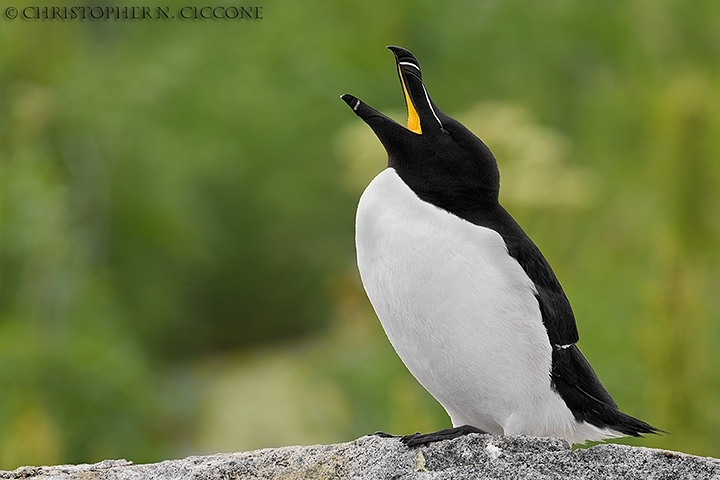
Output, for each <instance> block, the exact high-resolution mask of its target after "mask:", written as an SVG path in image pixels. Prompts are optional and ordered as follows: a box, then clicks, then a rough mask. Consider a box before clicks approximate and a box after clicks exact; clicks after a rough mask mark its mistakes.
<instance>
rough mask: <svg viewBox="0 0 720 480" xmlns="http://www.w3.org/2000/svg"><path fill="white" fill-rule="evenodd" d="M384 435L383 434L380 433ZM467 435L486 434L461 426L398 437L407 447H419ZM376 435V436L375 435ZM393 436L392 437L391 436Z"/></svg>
mask: <svg viewBox="0 0 720 480" xmlns="http://www.w3.org/2000/svg"><path fill="white" fill-rule="evenodd" d="M382 433H384V432H382ZM468 433H487V432H484V431H482V430H480V429H479V428H477V427H473V426H472V425H461V426H459V427H455V428H445V429H443V430H438V431H437V432H431V433H413V434H411V435H405V436H403V437H400V441H401V442H403V443H404V444H405V445H407V446H408V447H411V448H412V447H418V446H420V445H427V444H429V443H433V442H439V441H441V440H451V439H453V438H457V437H462V436H463V435H467V434H468ZM376 435H377V434H376ZM393 436H394V435H393Z"/></svg>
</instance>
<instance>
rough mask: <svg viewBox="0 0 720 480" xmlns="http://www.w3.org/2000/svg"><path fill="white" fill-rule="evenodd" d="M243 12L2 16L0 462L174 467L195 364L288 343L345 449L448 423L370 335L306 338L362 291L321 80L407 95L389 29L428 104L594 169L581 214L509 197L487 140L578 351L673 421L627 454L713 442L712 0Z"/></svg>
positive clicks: (189, 426) (522, 167) (330, 85)
mask: <svg viewBox="0 0 720 480" xmlns="http://www.w3.org/2000/svg"><path fill="white" fill-rule="evenodd" d="M8 5H9V3H8V2H7V0H3V2H2V4H1V5H0V7H2V10H4V9H5V7H6V6H8ZM168 5H169V6H171V8H173V9H174V8H176V7H179V6H184V5H185V4H183V3H182V2H180V1H179V0H178V1H174V2H170V3H168ZM263 5H264V19H263V20H253V21H242V22H239V21H200V20H197V21H180V20H178V19H175V20H171V21H142V22H138V21H84V22H82V21H21V20H15V21H11V20H8V19H7V18H2V19H0V23H1V24H2V28H0V392H2V398H0V468H13V467H15V466H17V465H19V464H20V463H53V462H68V461H96V460H100V459H102V458H104V457H123V456H125V457H129V458H131V459H133V460H135V461H149V460H159V459H162V458H164V457H166V456H169V455H173V454H179V453H177V452H180V451H181V450H180V448H187V447H186V445H187V443H188V442H189V441H190V440H189V439H190V438H191V436H192V432H193V427H194V426H195V425H196V424H197V423H200V422H201V420H196V419H197V418H198V417H199V415H200V412H199V411H198V410H193V405H194V402H195V401H196V400H197V399H196V397H195V396H196V395H199V394H198V393H196V392H195V391H194V390H195V387H196V385H195V383H193V382H194V381H193V380H191V379H188V378H187V377H185V376H184V374H183V372H184V371H185V369H186V367H187V365H188V363H189V362H192V361H194V359H197V358H200V357H204V356H209V355H214V354H217V353H220V352H227V351H233V350H236V349H244V348H248V347H251V346H254V345H257V344H258V343H266V342H271V341H276V340H280V339H292V338H296V337H298V336H309V335H310V336H312V335H320V337H319V338H322V339H324V340H323V341H329V342H335V343H331V345H336V346H335V347H333V346H328V347H327V348H323V349H321V350H320V351H321V352H322V354H321V353H317V354H316V355H320V359H318V357H317V356H313V355H310V356H309V357H307V358H305V357H302V356H301V357H298V360H297V361H298V362H300V363H302V364H303V365H305V366H306V368H307V369H308V370H311V371H317V372H318V375H320V376H322V377H323V378H324V379H326V380H327V381H331V382H334V385H336V389H337V391H339V392H341V396H342V398H344V400H343V402H345V403H344V404H343V405H344V407H343V408H341V409H340V410H339V411H346V412H348V415H350V420H348V421H347V422H339V423H338V427H337V431H338V432H340V433H339V436H340V437H345V438H347V437H350V436H355V435H359V434H361V433H366V432H369V431H373V430H377V429H385V430H395V431H398V433H405V432H407V431H411V430H419V429H429V428H434V427H437V426H443V425H442V424H443V422H445V421H446V420H445V418H444V416H443V414H442V412H441V411H440V410H438V407H437V405H435V404H434V403H433V402H432V400H431V399H430V398H429V397H428V396H427V394H425V393H424V392H422V390H420V389H419V387H418V386H417V385H416V384H414V383H413V381H412V379H411V378H410V377H409V376H408V375H409V374H407V372H406V371H405V370H404V369H403V367H402V365H400V364H399V363H398V362H397V359H396V358H394V356H393V353H392V351H391V350H390V349H389V347H388V346H387V344H386V343H384V340H383V339H382V336H380V335H375V336H373V335H370V336H364V337H363V336H361V337H359V338H358V339H355V338H354V337H353V335H352V333H347V331H346V334H344V335H339V336H338V335H333V334H326V333H322V332H325V331H327V327H328V325H329V324H337V323H340V324H342V323H343V322H344V320H343V318H345V317H344V313H343V308H344V307H343V305H344V303H343V302H345V301H346V297H348V296H349V297H352V298H354V300H353V301H354V302H361V301H364V300H362V291H361V290H359V289H358V288H354V289H349V291H350V292H351V293H347V291H345V290H342V289H340V290H341V291H342V292H345V293H342V292H341V293H338V291H339V290H338V286H337V284H338V283H342V282H340V281H339V280H338V278H342V277H343V276H345V275H346V274H345V273H343V272H346V271H347V270H348V269H349V268H352V264H353V247H352V235H353V215H354V207H355V202H356V199H357V197H358V195H359V190H358V186H361V185H362V184H363V182H358V181H357V179H356V178H351V179H350V180H349V181H348V176H354V175H355V172H359V171H363V169H362V168H360V169H359V170H353V169H352V168H354V167H352V164H351V163H347V161H346V158H345V155H346V152H347V149H345V150H343V148H340V149H339V150H338V146H337V144H338V142H340V143H341V144H342V143H344V142H345V140H344V139H347V138H351V137H348V136H346V135H345V133H347V130H346V129H347V128H349V127H347V125H355V124H359V123H360V122H359V121H358V120H357V119H356V118H355V117H354V116H353V115H352V114H351V112H349V111H348V110H347V107H346V106H345V105H344V104H343V103H342V102H341V101H340V100H339V99H338V95H339V94H341V93H344V92H350V93H353V94H356V95H358V96H359V97H361V98H363V99H364V100H366V101H368V102H369V103H370V104H372V105H373V106H374V107H376V108H379V109H381V110H385V111H387V110H391V109H397V108H399V107H401V105H402V98H401V96H400V95H399V87H398V85H397V82H396V81H395V78H394V74H393V71H392V58H391V55H390V54H389V53H388V52H384V51H383V47H384V46H385V45H387V44H398V45H402V46H405V47H407V48H410V49H411V50H412V51H413V52H414V53H416V54H417V56H418V57H419V58H420V60H421V62H422V64H423V65H424V66H425V67H426V68H425V78H426V82H427V84H428V89H429V90H430V92H431V93H432V95H433V98H434V100H435V101H436V102H437V103H438V105H440V106H441V107H442V108H443V110H445V111H446V112H448V113H450V114H453V115H458V116H460V115H462V114H468V115H471V114H473V113H472V112H476V113H475V114H473V115H476V114H477V112H481V113H480V114H479V115H480V116H481V117H482V116H484V115H485V116H487V115H489V114H486V113H482V112H487V110H473V108H474V107H475V106H477V105H483V104H486V103H487V102H491V103H492V102H496V103H498V104H500V105H505V106H509V108H510V109H511V110H512V109H514V108H516V107H519V108H521V110H522V111H527V112H530V113H531V115H530V116H529V118H532V120H528V122H529V123H526V124H523V123H520V124H518V123H515V124H511V125H515V126H523V125H525V126H527V125H530V127H532V129H531V130H530V131H529V132H530V134H533V135H534V134H538V135H541V137H542V136H543V135H544V137H543V138H545V139H546V140H547V138H550V137H552V138H554V139H557V138H562V139H564V140H563V142H565V143H563V145H564V144H567V145H569V146H568V147H567V149H564V148H565V147H563V149H560V150H553V151H559V152H560V151H561V152H563V155H564V158H563V165H565V166H566V168H565V167H564V168H565V170H562V169H561V170H557V169H559V168H560V166H559V164H558V165H554V166H553V167H552V168H554V169H556V170H553V172H557V171H565V172H567V171H568V169H574V171H575V172H591V174H592V178H594V179H595V180H596V182H595V183H594V184H593V187H592V188H593V195H592V196H588V198H591V199H593V201H583V202H572V201H571V202H569V203H568V204H567V205H557V204H551V203H548V202H535V203H529V202H527V201H523V200H522V198H526V197H523V195H521V194H522V192H525V191H526V189H525V187H522V188H520V187H518V185H525V184H524V183H522V182H525V181H527V179H528V178H530V179H532V177H528V176H527V172H539V173H538V175H539V176H538V177H537V178H543V179H546V178H552V177H551V176H542V175H543V172H545V173H548V171H547V170H542V169H543V168H546V166H543V165H530V164H526V163H523V161H521V160H517V162H515V163H513V162H514V160H513V159H512V152H513V151H516V150H517V149H515V150H513V148H514V147H513V146H512V145H510V146H509V147H508V149H505V147H504V146H503V144H501V142H502V141H504V140H502V138H500V137H497V138H498V140H496V142H497V147H498V148H497V152H498V156H499V161H500V163H501V165H500V167H501V171H503V172H507V176H504V177H503V178H504V180H507V182H508V183H507V190H508V197H507V202H506V203H507V206H508V208H509V209H510V210H511V212H512V213H513V215H515V216H516V218H517V219H518V220H519V221H520V223H521V224H522V225H523V226H524V227H525V228H526V230H527V231H528V232H529V233H530V235H531V236H532V237H533V238H534V239H535V240H536V241H537V243H538V244H539V246H540V247H541V249H542V250H543V251H544V252H545V254H546V256H547V257H548V259H549V260H550V262H551V264H552V265H553V266H554V268H555V270H556V273H557V274H558V276H559V277H560V280H561V282H562V283H563V285H564V287H565V289H566V291H567V293H568V295H569V297H570V299H571V301H572V303H573V306H574V309H575V312H576V316H577V317H578V321H579V327H580V333H581V337H582V341H581V347H582V348H583V350H584V351H585V353H586V354H587V355H588V357H589V358H590V360H591V361H592V362H593V365H594V366H595V367H596V369H597V371H598V373H599V375H600V377H601V379H602V380H603V381H604V383H605V384H606V386H607V387H608V389H609V390H610V391H611V392H612V393H613V394H614V396H615V397H616V400H617V401H618V403H619V404H620V405H621V407H623V409H624V410H626V411H628V413H631V414H634V415H637V416H639V417H641V418H643V419H645V420H647V421H649V422H651V423H653V424H656V425H658V426H659V427H661V428H664V429H667V430H670V431H671V432H672V435H671V436H665V437H661V438H652V439H648V440H645V441H644V444H647V445H653V446H659V447H663V448H675V449H680V450H684V451H689V452H692V453H699V454H707V455H715V456H718V455H720V434H718V432H720V428H718V427H720V416H718V413H717V408H716V405H718V404H719V403H720V373H719V371H718V369H717V365H718V364H720V358H718V353H717V351H716V350H717V349H716V348H715V345H716V344H717V343H718V341H719V340H720V303H719V300H718V298H720V297H718V295H717V292H718V291H720V273H718V272H719V270H718V263H719V262H718V260H719V258H718V257H719V255H718V254H719V253H720V251H719V250H718V247H717V245H718V238H719V237H720V222H718V220H717V219H718V218H720V196H719V195H718V188H717V186H718V185H720V164H719V163H718V162H717V161H716V160H717V158H718V157H719V156H720V98H719V97H718V93H717V92H718V91H720V71H719V69H720V64H719V63H718V62H717V58H719V54H720V44H719V43H718V40H717V39H718V37H717V31H718V25H717V20H716V19H717V18H720V4H718V3H717V2H713V1H698V2H693V4H692V7H691V8H689V6H688V5H687V3H686V2H680V1H679V0H662V1H658V2H639V1H632V2H619V1H611V2H604V3H602V4H599V3H598V4H594V3H586V2H573V1H569V0H554V1H551V2H542V3H537V2H529V1H527V0H505V1H497V0H488V1H482V2H476V1H472V2H471V1H460V2H455V3H453V4H452V6H449V5H447V4H444V3H442V2H430V1H418V2H409V1H403V2H394V3H387V2H379V1H365V2H357V3H348V2H333V1H329V0H311V1H307V2H295V3H292V2H277V1H275V2H272V1H271V2H266V3H264V4H263ZM14 6H16V7H18V8H22V6H24V4H22V5H21V4H15V5H14ZM468 112H470V113H468ZM493 118H496V117H493ZM497 118H498V119H499V118H500V117H497ZM480 120H482V118H481V119H480ZM478 125H483V123H482V121H479V123H478ZM484 125H486V126H483V127H481V128H483V129H488V130H489V129H490V127H491V126H492V122H491V123H487V122H486V123H485V124H484ZM530 127H528V128H530ZM360 128H362V125H360ZM506 130H507V129H506ZM343 132H345V133H343ZM548 132H554V133H552V135H550V134H549V133H548ZM476 133H478V134H479V135H480V136H481V137H484V135H485V132H484V131H477V132H476ZM511 133H512V132H507V131H505V132H504V136H503V138H510V139H511V140H512V135H511ZM548 135H550V137H548ZM518 138H520V137H519V136H518ZM522 138H535V137H532V135H531V136H530V137H522ZM339 139H340V140H339ZM369 141H373V140H372V137H370V140H369ZM488 143H489V144H490V146H491V147H492V148H495V145H494V144H493V143H492V142H491V141H490V138H488ZM553 144H554V143H553V141H539V142H537V143H532V142H531V143H529V144H526V145H525V146H526V147H527V145H537V146H538V147H537V148H541V147H543V146H547V145H553ZM341 147H342V145H341ZM502 151H507V152H510V153H508V155H507V156H501V155H500V152H502ZM338 152H340V153H338ZM531 157H532V155H531ZM518 158H519V157H518ZM378 168H379V167H378ZM547 168H549V167H547ZM349 172H350V173H349ZM523 172H525V175H524V176H523ZM548 175H549V174H548ZM578 178H579V177H578ZM583 178H585V177H583ZM513 179H514V180H513ZM513 182H516V183H513ZM513 185H515V187H513ZM513 188H515V192H516V194H513V193H512V192H513ZM518 188H519V190H518ZM542 190H543V189H538V191H542ZM545 190H547V189H545ZM518 191H519V192H520V193H521V194H520V195H518V194H517V192H518ZM360 321H361V322H376V320H375V319H373V318H372V315H371V314H369V313H365V314H363V315H362V317H361V320H360ZM341 330H342V329H341ZM343 331H345V330H343ZM318 332H320V333H318ZM349 332H353V330H349ZM328 339H329V340H328ZM343 342H350V343H343ZM323 355H324V356H323ZM278 381H282V380H278ZM308 388H310V387H308ZM180 399H183V400H180ZM185 399H186V400H185ZM268 428H275V429H280V428H282V426H281V425H271V426H268ZM182 452H183V453H185V452H186V450H182Z"/></svg>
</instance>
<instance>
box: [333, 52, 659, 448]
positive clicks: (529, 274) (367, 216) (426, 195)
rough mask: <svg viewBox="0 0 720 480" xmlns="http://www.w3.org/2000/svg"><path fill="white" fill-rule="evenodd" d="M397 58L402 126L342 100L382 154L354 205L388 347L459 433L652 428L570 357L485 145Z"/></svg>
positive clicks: (553, 293) (537, 261)
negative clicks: (383, 163) (383, 161)
mask: <svg viewBox="0 0 720 480" xmlns="http://www.w3.org/2000/svg"><path fill="white" fill-rule="evenodd" d="M388 48H389V49H390V50H392V52H393V53H394V54H395V62H396V66H397V71H398V76H399V78H400V85H401V87H402V91H403V95H404V97H405V104H406V107H407V112H408V119H407V127H405V126H402V125H400V124H398V123H397V122H395V121H394V120H392V119H391V118H389V117H387V116H386V115H384V114H382V113H380V112H378V111H377V110H375V109H373V108H372V107H370V106H368V105H367V104H365V103H364V102H362V101H361V100H359V99H358V98H356V97H354V96H352V95H348V94H345V95H343V96H342V99H343V100H344V101H345V102H346V103H347V104H348V105H349V106H350V108H352V110H353V111H354V112H355V113H356V114H357V115H358V116H359V117H360V118H361V119H362V120H363V121H365V123H367V124H368V125H369V126H370V128H371V129H372V130H373V132H375V134H376V135H377V137H378V139H379V140H380V142H381V143H382V144H383V146H384V147H385V150H386V151H387V154H388V167H387V168H386V169H385V170H383V171H382V172H380V174H379V175H377V176H376V177H375V178H374V179H373V180H372V182H370V184H369V185H368V187H367V188H366V189H365V191H364V193H363V194H362V196H361V198H360V202H359V205H358V209H357V217H356V238H355V241H356V248H357V263H358V268H359V270H360V276H361V278H362V283H363V286H364V288H365V291H366V292H367V295H368V297H369V299H370V302H371V303H372V305H373V307H374V309H375V312H376V313H377V316H378V317H379V319H380V322H381V323H382V326H383V328H384V329H385V332H386V334H387V336H388V339H389V340H390V342H391V343H392V345H393V347H394V348H395V351H396V352H397V354H398V355H399V356H400V358H401V359H402V361H403V362H404V363H405V365H406V366H407V368H408V369H409V370H410V372H411V373H412V374H413V375H414V376H415V378H416V379H417V380H418V381H419V382H420V383H421V384H422V385H423V387H425V389H427V391H428V392H430V393H431V394H432V395H433V396H434V397H435V398H436V399H437V400H438V402H440V404H442V406H443V407H444V408H445V410H446V411H447V413H448V415H449V416H450V419H451V420H452V424H453V427H454V428H449V429H445V430H441V431H439V432H434V433H429V434H414V435H407V436H405V437H403V441H404V442H405V443H407V444H409V445H418V444H424V443H429V442H432V441H436V440H440V439H445V438H452V437H454V436H458V435H462V434H465V433H468V432H485V433H492V434H525V435H532V436H553V437H562V438H565V439H566V440H567V441H568V442H570V443H584V442H586V441H588V440H601V439H604V438H609V437H619V436H625V435H632V436H640V435H641V434H643V433H657V432H659V431H660V430H658V429H657V428H655V427H653V426H651V425H649V424H647V423H645V422H643V421H641V420H638V419H636V418H633V417H631V416H629V415H626V414H624V413H622V412H621V411H620V410H619V409H618V406H617V404H616V403H615V402H614V401H613V399H612V397H611V396H610V394H609V393H608V392H607V391H606V390H605V388H604V387H603V386H602V384H601V383H600V381H599V380H598V378H597V376H596V375H595V372H594V371H593V369H592V367H591V366H590V364H589V363H588V361H587V360H586V359H585V357H584V356H583V354H582V353H581V352H580V350H579V349H578V347H577V345H576V343H577V341H578V331H577V326H576V324H575V318H574V316H573V312H572V309H571V307H570V303H569V302H568V299H567V297H566V296H565V293H564V292H563V289H562V287H561V286H560V283H559V282H558V279H557V278H556V277H555V274H554V273H553V271H552V269H551V268H550V265H549V264H548V262H547V261H546V260H545V258H544V257H543V255H542V254H541V253H540V250H539V249H538V248H537V247H536V246H535V244H534V243H533V242H532V240H530V238H528V236H527V235H526V234H525V232H524V231H523V230H522V228H520V226H519V225H518V224H517V223H516V222H515V220H514V219H513V218H512V217H511V216H510V214H509V213H508V212H507V211H506V210H505V209H504V208H503V207H502V206H501V205H500V203H499V201H498V193H499V189H500V174H499V171H498V166H497V162H496V161H495V157H494V156H493V154H492V153H491V152H490V150H489V149H488V147H487V146H486V145H485V144H484V143H483V142H482V141H481V140H480V139H479V138H477V137H476V136H475V135H474V134H473V133H472V132H471V131H470V130H468V129H467V128H465V126H463V125H462V124H461V123H460V122H458V121H457V120H455V119H453V118H451V117H449V116H448V115H446V114H444V113H443V112H442V111H441V110H440V109H439V108H438V107H437V106H436V105H435V104H434V103H433V101H432V100H431V99H430V95H429V94H428V91H427V89H426V88H425V85H424V83H423V80H422V74H421V70H420V64H419V63H418V61H417V59H416V58H415V57H414V56H413V55H412V54H411V53H410V52H409V51H407V50H405V49H403V48H400V47H388Z"/></svg>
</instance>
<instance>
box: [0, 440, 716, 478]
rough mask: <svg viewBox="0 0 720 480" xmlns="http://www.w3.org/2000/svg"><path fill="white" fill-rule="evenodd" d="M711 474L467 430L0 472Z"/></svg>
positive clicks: (707, 469)
mask: <svg viewBox="0 0 720 480" xmlns="http://www.w3.org/2000/svg"><path fill="white" fill-rule="evenodd" d="M5 478H7V479H20V478H23V479H30V480H45V479H83V480H85V479H87V480H90V479H107V480H113V479H158V480H166V479H202V480H212V479H217V480H221V479H245V478H247V479H279V480H282V479H310V478H312V479H315V478H317V479H398V480H399V479H403V480H410V479H428V480H429V479H456V478H467V479H507V478H518V479H551V478H552V479H557V478H569V479H593V480H603V479H610V478H612V479H643V480H647V479H717V480H720V460H718V459H714V458H705V457H696V456H693V455H686V454H684V453H677V452H669V451H664V450H655V449H649V448H642V447H628V446H624V445H612V444H605V445H597V446H595V447H592V448H588V449H579V450H575V451H572V450H571V449H570V446H569V445H568V444H567V443H566V442H565V441H564V440H560V439H556V438H531V437H523V436H492V435H475V434H473V435H467V436H465V437H461V438H457V439H455V440H449V441H445V442H439V443H435V444H432V445H429V446H427V447H422V448H418V449H408V448H407V447H405V446H404V445H403V444H402V443H400V442H399V441H398V440H397V439H393V438H379V437H372V436H369V437H362V438H359V439H357V440H355V441H353V442H350V443H341V444H337V445H313V446H307V447H283V448H270V449H265V450H256V451H253V452H245V453H227V454H217V455H208V456H203V457H188V458H185V459H183V460H167V461H164V462H160V463H153V464H147V465H133V464H132V463H131V462H127V461H125V460H105V461H104V462H100V463H96V464H93V465H59V466H53V467H22V468H18V469H17V470H14V471H12V472H3V471H0V479H5Z"/></svg>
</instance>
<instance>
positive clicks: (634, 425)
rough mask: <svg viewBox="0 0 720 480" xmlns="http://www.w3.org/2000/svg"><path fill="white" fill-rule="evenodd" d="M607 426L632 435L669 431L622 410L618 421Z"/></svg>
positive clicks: (640, 435)
mask: <svg viewBox="0 0 720 480" xmlns="http://www.w3.org/2000/svg"><path fill="white" fill-rule="evenodd" d="M606 428H608V429H610V430H614V431H616V432H619V433H622V434H623V435H629V436H631V437H642V436H643V434H645V433H652V434H660V433H668V432H666V431H665V430H661V429H659V428H657V427H653V426H652V425H650V424H649V423H645V422H643V421H642V420H639V419H637V418H635V417H631V416H630V415H627V414H625V413H622V412H620V411H618V412H617V423H613V424H610V425H606Z"/></svg>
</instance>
